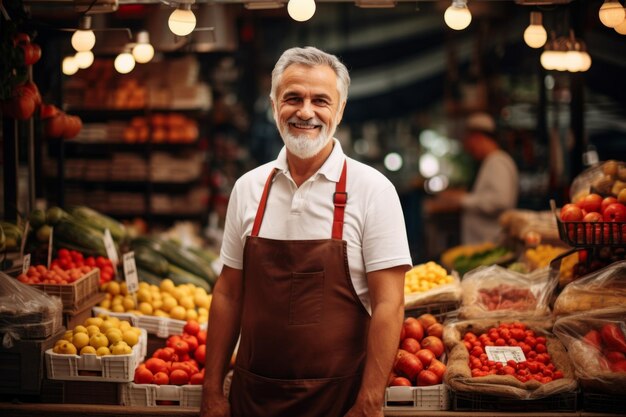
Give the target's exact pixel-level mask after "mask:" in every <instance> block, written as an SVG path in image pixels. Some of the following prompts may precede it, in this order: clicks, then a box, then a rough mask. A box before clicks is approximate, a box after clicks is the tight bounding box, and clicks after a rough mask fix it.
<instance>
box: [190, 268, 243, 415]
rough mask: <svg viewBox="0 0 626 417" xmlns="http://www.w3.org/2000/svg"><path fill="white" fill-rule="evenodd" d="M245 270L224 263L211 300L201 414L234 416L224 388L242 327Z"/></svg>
mask: <svg viewBox="0 0 626 417" xmlns="http://www.w3.org/2000/svg"><path fill="white" fill-rule="evenodd" d="M242 295H243V273H242V271H241V270H239V269H234V268H230V267H228V266H224V268H223V269H222V273H221V274H220V277H219V279H218V280H217V283H216V284H215V288H214V289H213V298H212V300H211V310H210V313H209V327H208V330H207V343H206V345H207V350H206V360H205V371H204V372H205V374H204V383H203V385H202V402H201V405H200V416H202V417H208V416H230V408H229V406H228V399H227V398H225V397H224V393H223V390H222V386H223V382H224V374H225V372H226V369H227V367H228V364H229V363H230V359H231V356H232V352H233V349H234V347H235V344H236V343H237V338H238V336H239V329H240V327H241V307H242Z"/></svg>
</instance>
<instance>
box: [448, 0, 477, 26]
mask: <svg viewBox="0 0 626 417" xmlns="http://www.w3.org/2000/svg"><path fill="white" fill-rule="evenodd" d="M443 19H444V20H445V22H446V25H448V26H449V27H450V29H454V30H463V29H465V28H466V27H468V26H469V24H470V22H471V21H472V13H471V12H470V10H469V9H468V8H467V0H452V4H451V5H450V7H448V8H447V9H446V12H445V13H444V14H443Z"/></svg>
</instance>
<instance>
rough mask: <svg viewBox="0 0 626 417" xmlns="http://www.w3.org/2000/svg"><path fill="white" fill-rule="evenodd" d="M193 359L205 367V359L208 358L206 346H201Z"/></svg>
mask: <svg viewBox="0 0 626 417" xmlns="http://www.w3.org/2000/svg"><path fill="white" fill-rule="evenodd" d="M193 357H194V359H195V360H196V361H198V363H199V364H200V366H204V362H205V358H206V345H199V346H198V348H197V349H196V351H195V352H194V353H193Z"/></svg>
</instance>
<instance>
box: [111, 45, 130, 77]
mask: <svg viewBox="0 0 626 417" xmlns="http://www.w3.org/2000/svg"><path fill="white" fill-rule="evenodd" d="M113 66H114V67H115V70H116V71H117V72H119V73H120V74H128V73H129V72H131V71H132V70H133V68H135V58H133V56H132V54H131V53H130V52H128V50H125V51H124V52H122V53H121V54H119V55H118V56H117V57H115V61H114V62H113Z"/></svg>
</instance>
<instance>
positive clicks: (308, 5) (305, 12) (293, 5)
mask: <svg viewBox="0 0 626 417" xmlns="http://www.w3.org/2000/svg"><path fill="white" fill-rule="evenodd" d="M287 12H288V13H289V16H291V18H292V19H293V20H295V21H298V22H306V21H307V20H309V19H310V18H312V17H313V15H314V14H315V0H289V3H287Z"/></svg>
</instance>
